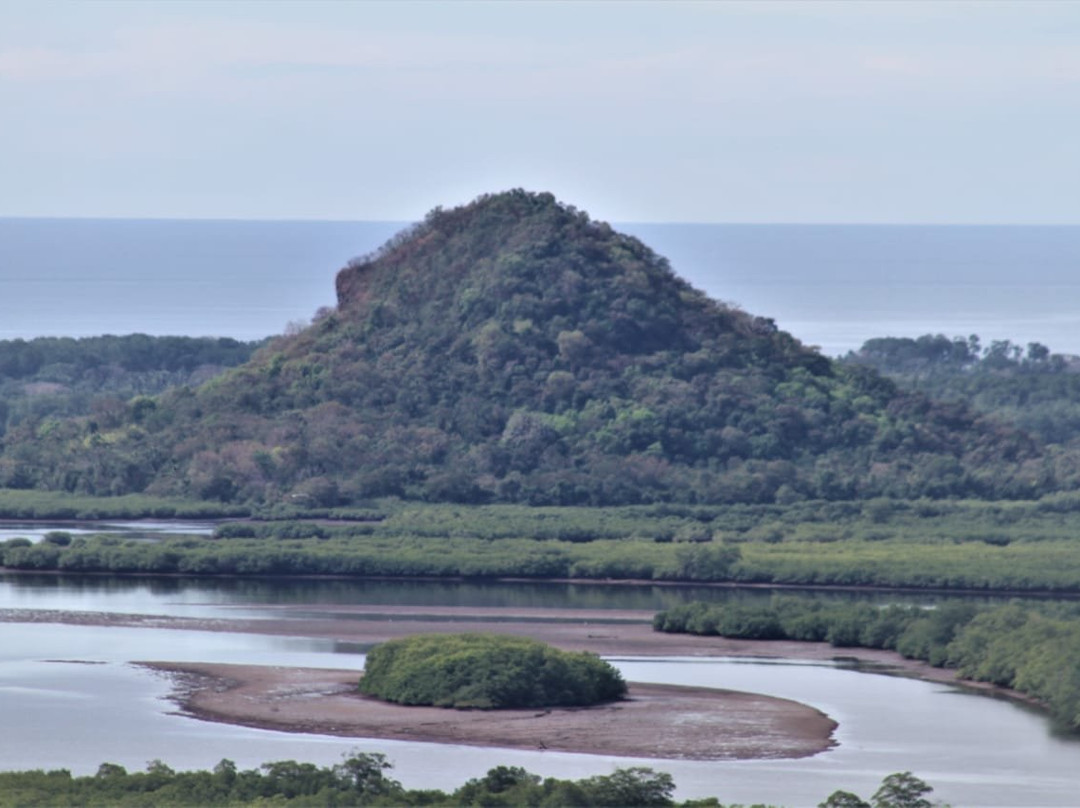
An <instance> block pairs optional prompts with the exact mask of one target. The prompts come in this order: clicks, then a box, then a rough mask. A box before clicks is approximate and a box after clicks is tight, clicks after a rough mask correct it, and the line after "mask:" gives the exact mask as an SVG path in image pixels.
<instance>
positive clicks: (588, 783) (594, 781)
mask: <svg viewBox="0 0 1080 808" xmlns="http://www.w3.org/2000/svg"><path fill="white" fill-rule="evenodd" d="M390 768H391V766H390V763H389V762H388V761H387V760H386V757H385V756H384V755H381V754H367V753H359V752H352V753H349V754H346V755H344V756H343V759H342V762H341V763H339V764H337V765H335V766H325V767H321V766H315V765H314V764H311V763H298V762H297V761H295V760H281V761H275V762H272V763H264V764H263V765H262V766H261V767H259V768H258V769H246V770H241V769H238V768H237V767H236V764H235V763H233V762H232V761H231V760H222V761H221V762H220V763H218V764H217V765H216V766H215V767H214V768H213V769H212V770H211V771H186V772H177V771H173V770H172V769H171V768H170V767H169V766H167V765H165V764H164V763H162V762H161V761H157V760H155V761H151V762H150V763H149V764H147V767H146V771H145V772H128V771H127V770H126V769H125V768H124V767H123V766H118V765H116V764H115V763H103V764H102V765H101V766H100V767H99V769H98V772H97V774H96V775H93V776H89V777H73V776H72V775H71V772H69V771H66V770H63V769H59V770H54V771H48V772H46V771H42V770H40V769H39V770H36V771H16V772H0V808H8V806H10V807H11V808H16V806H20V807H21V806H27V805H50V806H71V807H72V808H74V807H75V806H80V808H81V806H117V807H118V808H124V807H125V806H146V805H153V806H155V807H159V808H171V807H172V806H176V808H181V806H183V807H185V808H186V807H187V806H191V808H196V807H198V808H202V807H204V806H205V808H216V806H242V805H250V806H271V805H272V806H278V805H295V806H346V805H349V806H369V805H370V806H437V807H438V808H456V807H457V806H464V805H469V806H473V805H475V806H481V805H482V806H490V808H499V807H500V806H507V807H508V808H509V807H510V806H536V808H594V807H595V808H659V807H660V806H672V807H673V808H674V806H676V805H679V806H683V808H724V806H723V805H722V804H721V803H720V802H719V801H718V800H717V799H716V798H714V797H710V798H706V799H703V800H688V801H686V802H682V803H678V804H677V803H675V802H674V800H673V799H672V795H673V794H674V791H675V783H674V781H673V780H672V778H671V775H669V774H667V773H665V772H656V771H653V770H652V769H650V768H646V767H643V766H634V767H631V768H626V769H623V768H617V769H615V770H614V771H613V772H612V773H611V774H607V775H596V776H593V777H588V778H584V779H582V780H559V779H557V778H554V777H548V778H541V777H539V776H537V775H535V774H531V773H530V772H528V771H526V770H525V769H522V768H520V767H518V766H496V767H495V768H493V769H491V770H489V771H488V773H487V774H486V775H484V776H483V777H478V778H475V779H472V780H469V781H468V782H466V783H465V784H464V785H462V786H460V787H459V788H457V789H456V790H455V791H453V792H451V793H449V794H448V793H446V792H443V791H437V790H432V789H426V790H416V789H406V788H404V787H402V785H401V784H400V783H399V782H397V781H396V780H394V779H392V778H391V777H389V776H388V775H387V771H388V770H389V769H390ZM931 790H932V789H931V788H930V786H928V785H926V784H925V783H923V782H922V781H921V780H919V779H918V778H916V777H914V776H912V775H911V774H910V772H904V773H901V774H894V775H890V776H889V777H887V778H886V779H885V781H884V782H883V784H882V789H880V790H879V791H878V794H876V795H875V797H874V798H875V800H877V801H876V802H875V803H874V806H875V808H922V806H923V803H920V802H917V801H914V802H913V801H908V802H904V801H903V799H907V798H908V797H911V798H912V799H914V800H918V799H920V798H921V795H922V794H925V793H928V792H929V791H931ZM846 793H847V792H836V793H835V794H833V796H831V797H829V799H828V800H826V801H825V802H823V803H822V805H823V806H830V808H856V806H859V805H861V806H866V805H868V804H867V803H856V802H844V801H837V795H840V794H846ZM879 795H882V797H881V799H880V800H879ZM850 796H852V797H854V795H850ZM856 799H857V798H856ZM888 800H892V801H888ZM927 804H928V803H927ZM730 808H736V806H730ZM757 808H763V806H757Z"/></svg>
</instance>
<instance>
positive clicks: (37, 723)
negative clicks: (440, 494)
mask: <svg viewBox="0 0 1080 808" xmlns="http://www.w3.org/2000/svg"><path fill="white" fill-rule="evenodd" d="M566 586H567V585H561V587H559V586H552V587H545V586H543V585H538V586H536V587H525V588H524V589H523V588H522V587H519V586H516V585H512V584H502V585H498V584H489V585H483V586H479V587H477V586H476V585H464V584H462V585H455V584H448V583H443V584H432V585H428V584H416V583H411V584H397V583H383V584H375V585H373V584H370V583H366V582H349V581H325V582H323V581H303V582H288V581H278V582H274V581H247V582H244V581H232V582H225V581H188V582H184V581H175V580H172V581H162V580H159V579H147V580H130V579H128V580H121V579H114V578H96V579H95V578H59V577H56V576H52V577H50V576H3V577H0V608H4V609H10V608H34V609H69V610H70V609H75V610H84V611H103V612H125V613H140V614H167V615H173V616H233V617H237V616H246V617H252V616H254V617H259V616H262V617H266V618H267V619H271V618H275V617H278V616H280V615H279V613H278V611H277V610H276V609H275V608H273V606H272V605H263V604H273V603H275V602H276V603H278V604H282V603H298V602H303V603H311V604H313V607H312V608H313V609H315V610H317V611H318V612H319V614H320V615H333V614H334V611H333V607H334V605H335V604H342V603H356V602H386V603H387V604H388V605H389V604H391V603H398V602H401V601H402V600H406V601H410V602H416V601H418V600H422V601H423V602H424V603H426V604H427V605H435V604H437V603H442V604H443V605H492V604H495V603H499V602H507V603H510V602H518V601H519V600H520V599H521V597H524V598H525V599H526V600H528V601H529V602H536V600H537V599H538V598H541V594H540V593H542V599H543V600H544V601H545V605H549V606H550V605H551V603H553V602H557V601H558V593H559V592H562V593H563V594H565V595H567V597H566V599H565V600H564V601H563V602H564V604H566V605H570V606H578V607H579V604H580V598H581V597H585V598H587V599H588V600H589V601H590V602H591V603H593V604H595V603H596V602H597V601H599V600H603V599H605V598H611V599H613V600H614V602H617V603H619V604H620V607H621V604H624V603H625V599H626V598H628V597H629V598H631V599H636V598H654V597H665V596H666V593H667V592H668V589H667V588H659V590H654V588H652V587H649V588H646V589H645V591H638V592H637V593H636V594H634V590H631V589H630V588H628V587H591V588H590V587H582V588H581V589H582V590H584V591H583V592H581V593H578V591H577V589H576V588H575V589H569V590H568V589H566ZM567 593H568V594H567ZM478 601H480V602H479V603H478ZM0 636H2V638H3V642H2V643H0V715H4V717H5V729H6V732H4V733H2V735H0V761H2V762H0V765H2V766H3V767H4V768H8V769H21V768H38V767H43V768H55V767H64V768H69V769H71V770H72V771H75V772H80V773H89V772H93V771H94V770H95V769H96V768H97V765H98V764H99V763H101V762H103V761H111V762H116V763H120V764H121V765H125V766H127V767H128V768H130V769H133V770H134V769H141V768H142V767H144V766H145V764H146V763H147V762H148V761H149V760H152V759H161V760H163V761H164V762H166V763H168V764H169V765H171V766H173V767H174V768H189V767H211V766H213V765H214V764H215V763H216V762H217V761H218V760H220V759H221V758H223V757H227V758H230V759H232V760H234V761H236V762H237V763H238V764H239V765H240V766H242V767H251V766H256V765H258V764H259V763H261V762H264V761H267V760H277V759H287V758H294V759H302V760H309V761H312V762H316V763H320V764H328V763H332V762H336V761H337V760H339V759H340V756H341V755H342V753H343V752H346V751H348V750H351V749H358V750H361V751H367V752H385V753H386V754H387V755H388V757H389V758H390V760H391V761H392V762H393V763H394V766H395V769H394V776H396V777H397V778H398V779H400V780H401V781H402V782H403V783H404V784H405V785H407V786H410V787H434V788H444V789H452V788H454V787H456V786H457V785H460V784H461V783H462V782H463V780H464V779H466V778H468V777H473V776H478V775H481V774H483V773H484V772H485V771H486V770H487V769H488V768H490V767H491V766H493V765H496V764H498V763H503V764H507V765H520V766H524V767H526V768H528V769H530V770H531V771H534V772H536V773H538V774H542V775H545V776H549V775H550V776H560V777H583V776H589V775H593V774H602V773H608V772H610V771H611V770H612V768H613V767H614V766H616V765H623V766H625V765H634V764H640V765H649V766H652V767H654V768H657V769H661V770H664V771H668V772H671V774H672V775H673V776H674V777H675V781H676V783H677V784H678V792H677V795H678V796H679V797H680V798H691V797H704V796H710V795H716V796H718V797H719V798H720V799H721V800H722V801H724V802H744V803H752V802H769V803H773V804H779V805H788V806H801V805H816V804H817V802H819V801H820V800H822V799H823V798H824V797H825V796H827V795H828V794H829V793H831V792H832V791H833V790H835V789H837V788H843V789H846V790H850V791H854V792H856V793H859V794H861V795H863V796H864V797H866V796H869V795H870V794H871V793H873V791H874V789H875V788H876V787H877V784H878V783H879V781H880V780H881V778H882V777H883V776H884V775H886V774H888V773H890V772H893V771H901V770H911V771H913V772H915V773H916V774H917V775H918V776H920V777H922V778H923V779H925V780H927V781H928V782H929V783H931V784H932V785H934V786H935V789H936V790H935V793H934V795H933V796H935V797H936V798H939V799H942V800H945V801H947V802H949V803H951V804H953V805H957V806H961V805H966V806H983V805H985V806H1017V805H1025V806H1027V805H1046V806H1065V805H1075V804H1076V776H1075V771H1076V769H1077V764H1078V763H1080V742H1077V741H1076V740H1073V739H1066V738H1061V737H1058V736H1055V735H1054V734H1053V733H1052V732H1051V731H1050V729H1049V726H1048V722H1047V721H1046V719H1045V718H1043V717H1042V716H1041V715H1039V714H1037V713H1035V712H1033V711H1031V710H1029V709H1026V708H1024V707H1021V706H1018V705H1016V704H1013V703H1010V702H1006V701H999V700H995V699H991V698H987V697H985V696H976V695H970V694H968V693H966V692H964V691H961V690H958V689H956V688H952V687H948V686H943V685H937V684H931V683H927V682H920V681H914V680H910V679H903V678H898V677H892V676H885V675H879V674H872V673H867V672H857V671H853V670H848V669H845V668H843V667H839V666H837V665H832V664H809V663H799V662H776V661H747V660H739V659H700V658H695V659H680V658H664V659H641V658H617V659H613V660H612V661H613V662H614V664H616V665H617V666H618V667H619V668H620V669H621V670H622V671H623V674H624V676H626V678H627V679H629V680H631V681H649V682H670V683H676V684H689V685H700V686H709V687H724V688H732V689H736V690H747V691H753V692H759V693H765V694H768V695H775V696H780V697H784V698H791V699H795V700H797V701H801V702H804V703H807V704H810V705H812V706H814V707H817V708H818V709H821V710H823V711H824V712H826V713H827V714H829V715H830V716H832V717H833V718H834V719H836V720H837V721H838V722H839V729H838V730H837V733H836V740H837V742H838V743H837V746H836V748H834V749H833V750H830V751H828V752H826V753H823V754H821V755H817V756H815V757H813V758H807V759H803V760H793V761H782V760H776V761H769V760H764V761H748V762H746V761H744V762H692V761H668V760H662V761H657V760H628V759H618V758H612V757H607V756H597V755H571V754H561V753H553V752H547V751H544V752H541V751H536V752H527V751H520V750H498V751H492V750H484V749H476V748H471V747H461V746H442V745H432V744H418V743H405V742H391V741H378V740H370V741H366V740H355V741H349V740H342V739H340V738H329V737H323V736H314V735H290V734H286V733H279V732H270V731H264V730H255V729H247V728H240V727H229V726H225V725H218V724H210V723H204V722H200V721H196V720H194V719H190V718H186V717H181V716H176V715H170V714H169V713H170V710H171V705H170V703H169V702H168V701H167V700H166V696H167V695H168V692H169V689H170V686H169V683H168V682H167V681H166V680H164V679H163V678H161V677H160V676H158V675H157V674H154V673H151V672H149V671H146V670H144V669H141V668H137V667H134V666H132V665H130V664H129V663H130V662H131V661H132V660H150V659H153V660H169V661H215V662H235V663H251V664H272V665H303V666H311V667H334V668H355V669H356V670H357V671H359V670H360V669H361V668H362V665H363V657H362V655H360V654H357V653H346V652H342V648H341V646H340V645H339V644H336V643H334V642H332V641H329V640H309V639H295V638H281V637H268V636H255V635H246V634H220V633H212V632H199V631H177V630H157V629H142V628H140V629H136V628H104V627H93V626H69V625H52V624H45V625H42V624H33V625H31V624H18V623H15V624H4V625H0Z"/></svg>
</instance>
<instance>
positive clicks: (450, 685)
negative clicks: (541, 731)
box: [360, 634, 626, 710]
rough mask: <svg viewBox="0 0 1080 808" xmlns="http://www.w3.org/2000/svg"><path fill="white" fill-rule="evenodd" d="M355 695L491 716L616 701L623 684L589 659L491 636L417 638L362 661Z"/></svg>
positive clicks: (585, 655)
mask: <svg viewBox="0 0 1080 808" xmlns="http://www.w3.org/2000/svg"><path fill="white" fill-rule="evenodd" d="M360 690H361V692H363V693H366V694H368V695H370V696H375V697H377V698H380V699H384V700H385V701H392V702H396V703H399V704H429V705H435V706H437V707H457V708H478V709H485V710H487V709H498V708H511V707H570V706H584V705H589V704H598V703H601V702H605V701H613V700H615V699H618V698H621V697H622V696H623V695H625V693H626V683H625V682H624V681H623V678H622V676H621V675H620V674H619V672H618V671H617V670H615V668H613V667H612V666H611V665H609V664H608V663H607V662H604V661H603V660H601V659H600V658H599V657H597V656H595V655H593V654H589V653H584V652H580V653H571V652H567V651H560V650H558V649H556V648H552V647H551V646H548V645H545V644H544V643H541V642H538V641H536V640H530V639H527V638H524V637H507V636H502V635H496V634H450V635H446V634H419V635H416V636H413V637H404V638H402V639H398V640H391V641H390V642H386V643H383V644H382V645H379V646H376V647H375V648H374V649H372V651H371V652H370V653H369V654H368V657H367V663H366V665H365V667H364V676H363V678H362V679H361V680H360Z"/></svg>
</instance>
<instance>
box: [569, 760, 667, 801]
mask: <svg viewBox="0 0 1080 808" xmlns="http://www.w3.org/2000/svg"><path fill="white" fill-rule="evenodd" d="M581 785H582V786H584V788H585V791H586V793H587V794H588V795H589V797H590V798H591V799H592V804H593V805H601V806H612V808H625V806H629V805H633V806H667V805H671V804H672V802H671V795H672V793H673V792H674V791H675V781H674V780H672V778H671V775H670V774H667V773H666V772H656V771H653V770H652V769H650V768H648V767H645V766H632V767H630V768H628V769H616V770H615V771H614V772H612V773H611V774H608V775H599V776H597V777H590V778H589V779H588V780H583V781H582V782H581Z"/></svg>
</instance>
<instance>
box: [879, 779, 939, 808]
mask: <svg viewBox="0 0 1080 808" xmlns="http://www.w3.org/2000/svg"><path fill="white" fill-rule="evenodd" d="M933 790H934V789H933V787H932V786H930V785H927V784H926V783H925V782H924V781H922V780H920V779H919V778H918V777H916V776H915V775H913V774H912V773H911V772H897V773H895V774H890V775H889V776H888V777H886V778H885V779H884V780H882V781H881V787H880V788H879V789H878V790H877V791H875V792H874V796H873V797H871V798H870V799H871V800H872V803H871V804H872V805H873V808H931V805H932V803H931V802H930V800H928V799H926V798H925V797H924V796H923V795H925V794H929V793H930V792H931V791H933Z"/></svg>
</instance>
